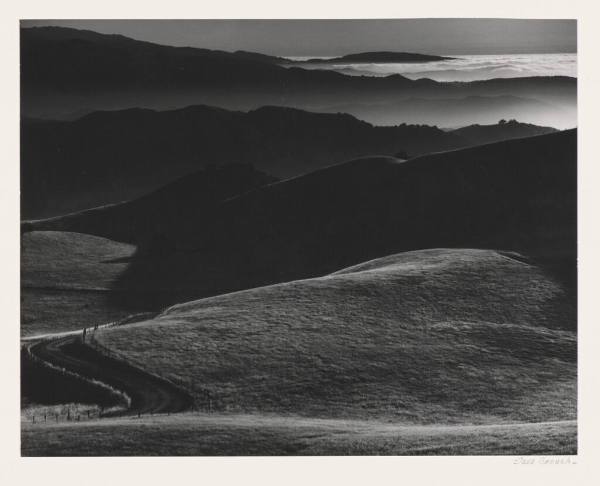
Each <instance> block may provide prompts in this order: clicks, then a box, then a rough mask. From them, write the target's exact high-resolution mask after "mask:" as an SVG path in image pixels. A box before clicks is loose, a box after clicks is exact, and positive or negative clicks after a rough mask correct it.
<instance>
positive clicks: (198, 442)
mask: <svg viewBox="0 0 600 486" xmlns="http://www.w3.org/2000/svg"><path fill="white" fill-rule="evenodd" d="M576 453H577V425H576V423H575V422H572V421H571V422H558V423H544V424H521V425H501V426H498V425H487V426H452V427H450V426H442V427H439V426H429V427H428V426H401V425H390V424H382V423H377V422H361V421H348V420H319V419H300V418H283V417H277V416H255V415H241V416H240V415H224V416H223V415H191V414H189V415H188V414H186V415H178V416H170V417H167V416H160V417H142V418H141V419H137V418H134V419H130V418H127V419H104V420H101V421H89V422H88V421H85V422H76V423H69V424H65V423H59V424H54V423H49V424H35V425H33V424H31V423H24V424H23V426H22V454H23V455H24V456H47V455H50V456H89V455H100V456H102V455H110V456H114V455H117V456H128V455H168V456H173V455H177V456H179V455H348V454H351V455H428V454H435V455H447V454H448V455H450V454H453V455H457V454H461V455H482V454H483V455H496V454H516V455H525V454H545V455H549V454H576Z"/></svg>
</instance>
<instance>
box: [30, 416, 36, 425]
mask: <svg viewBox="0 0 600 486" xmlns="http://www.w3.org/2000/svg"><path fill="white" fill-rule="evenodd" d="M31 423H33V424H35V415H32V416H31Z"/></svg>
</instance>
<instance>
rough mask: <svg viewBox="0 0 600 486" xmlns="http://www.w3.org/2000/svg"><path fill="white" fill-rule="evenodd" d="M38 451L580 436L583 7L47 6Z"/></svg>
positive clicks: (136, 451)
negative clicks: (86, 10)
mask: <svg viewBox="0 0 600 486" xmlns="http://www.w3.org/2000/svg"><path fill="white" fill-rule="evenodd" d="M19 30H20V63H21V67H20V69H21V70H20V90H21V99H20V106H21V120H20V121H21V127H20V129H21V147H20V148H21V160H20V171H21V172H20V174H21V222H20V233H21V234H20V245H21V262H20V265H21V297H20V299H21V300H20V306H21V323H20V340H21V342H20V356H21V370H20V371H21V454H22V456H69V457H70V456H157V455H158V456H345V455H351V456H373V455H375V456H414V455H433V456H448V455H450V456H480V455H483V456H490V455H519V456H529V455H575V454H577V358H578V346H577V317H578V316H577V300H578V293H577V21H576V20H574V19H502V18H496V19H486V18H468V19H467V18H453V19H449V18H448V19H445V18H437V19H427V18H414V19H409V18H406V19H395V18H387V19H345V20H343V19H338V20H336V19H328V20H318V19H309V20H297V19H287V20H286V19H278V20H226V19H222V20H191V19H186V20H166V19H165V20H34V19H29V20H25V19H24V20H21V22H20V29H19Z"/></svg>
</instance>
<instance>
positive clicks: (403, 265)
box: [97, 249, 576, 424]
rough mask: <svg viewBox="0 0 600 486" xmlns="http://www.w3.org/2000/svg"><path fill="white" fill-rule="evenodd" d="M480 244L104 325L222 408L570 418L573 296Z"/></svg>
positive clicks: (133, 353) (439, 417)
mask: <svg viewBox="0 0 600 486" xmlns="http://www.w3.org/2000/svg"><path fill="white" fill-rule="evenodd" d="M569 295H571V294H569V293H568V292H567V291H566V290H565V289H564V288H563V287H562V286H561V285H560V284H559V283H558V282H557V281H555V280H553V278H552V277H551V276H549V275H548V274H546V273H545V272H544V271H543V270H542V269H540V268H538V267H536V266H534V265H530V264H528V263H526V260H523V259H522V258H521V257H518V258H512V257H511V255H509V254H501V253H498V252H495V251H488V250H462V249H461V250H423V251H415V252H408V253H402V254H398V255H392V256H389V257H386V258H382V259H379V260H375V261H373V262H368V263H366V264H363V265H359V266H357V267H353V268H350V269H347V270H345V271H341V272H337V273H335V274H332V275H330V276H326V277H322V278H316V279H310V280H302V281H294V282H290V283H286V284H279V285H274V286H270V287H263V288H258V289H252V290H248V291H243V292H237V293H234V294H227V295H222V296H218V297H213V298H207V299H203V300H198V301H195V302H189V303H186V304H181V305H176V306H174V307H171V308H170V309H168V310H167V311H166V312H164V313H163V314H162V315H160V316H159V317H158V318H156V319H154V320H151V321H146V322H142V323H137V324H131V325H127V326H123V327H115V328H111V329H106V330H102V331H101V332H99V333H98V334H97V339H98V340H99V341H100V342H101V343H102V344H103V345H105V346H107V347H109V348H110V349H111V350H113V351H115V352H117V353H118V354H120V355H121V356H122V357H123V358H125V359H127V360H131V361H132V362H134V363H138V364H140V365H141V366H142V367H143V368H145V369H147V370H149V371H151V372H153V373H156V374H159V375H161V376H164V377H166V378H169V379H171V380H173V381H175V382H177V383H180V384H182V385H183V386H185V387H187V388H188V389H189V390H190V391H191V392H192V393H196V395H197V398H198V399H199V400H201V399H202V397H203V395H202V391H201V390H203V389H208V390H209V391H210V393H211V395H212V397H213V398H214V402H215V403H214V406H215V408H216V409H217V410H220V411H228V412H244V413H247V412H252V413H254V412H257V413H273V414H280V415H290V416H298V415H300V416H305V417H321V418H344V419H360V420H364V419H369V420H384V421H390V422H394V423H403V424H452V423H454V424H502V423H509V422H546V421H557V420H572V419H575V418H576V332H575V329H576V307H575V302H574V301H572V300H571V298H570V297H569Z"/></svg>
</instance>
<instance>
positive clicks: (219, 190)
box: [23, 164, 277, 252]
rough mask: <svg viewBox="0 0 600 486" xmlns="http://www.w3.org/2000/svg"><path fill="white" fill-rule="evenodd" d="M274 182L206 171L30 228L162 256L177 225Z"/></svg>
mask: <svg viewBox="0 0 600 486" xmlns="http://www.w3.org/2000/svg"><path fill="white" fill-rule="evenodd" d="M276 180H277V179H275V178H274V177H271V176H269V175H267V174H264V173H262V172H259V171H256V170H254V169H253V168H252V166H250V165H239V164H238V165H225V166H222V167H214V168H207V169H205V170H201V171H199V172H195V173H193V174H190V175H187V176H185V177H183V178H181V179H178V180H177V181H175V182H172V183H171V184H168V185H166V186H165V187H162V188H160V189H158V190H156V191H154V192H152V193H150V194H147V195H145V196H142V197H140V198H139V199H134V200H132V201H127V202H124V203H120V204H114V205H107V206H101V207H99V208H94V209H89V210H85V211H82V212H79V213H73V214H71V215H67V216H64V217H59V218H52V219H48V220H44V221H39V222H37V223H35V224H33V225H31V226H32V227H36V228H38V229H41V230H44V229H47V228H52V229H53V230H55V231H61V230H62V231H69V232H77V233H87V234H92V235H97V236H102V237H105V238H109V239H111V240H116V241H123V242H130V243H136V244H137V243H144V244H147V245H150V247H151V248H150V249H149V251H151V252H157V251H167V250H168V247H164V248H163V247H162V246H161V242H163V243H166V241H167V240H168V235H170V234H171V233H172V232H173V231H175V232H177V231H179V230H180V225H181V224H182V222H184V221H190V222H192V221H194V222H201V221H203V220H204V219H206V218H211V217H212V215H213V212H214V211H215V209H216V207H217V205H218V204H219V203H221V202H223V201H225V200H226V199H229V198H231V197H233V196H238V195H240V194H243V193H245V192H248V191H250V190H252V189H256V188H258V187H261V186H264V185H266V184H270V183H273V182H275V181H276ZM194 224H195V223H194ZM29 226H30V225H29V224H27V223H25V224H24V226H23V228H24V229H25V230H26V231H27V229H28V227H29Z"/></svg>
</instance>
